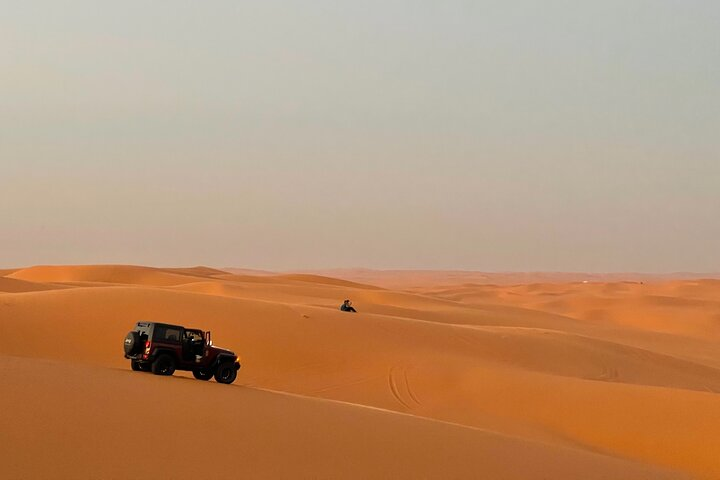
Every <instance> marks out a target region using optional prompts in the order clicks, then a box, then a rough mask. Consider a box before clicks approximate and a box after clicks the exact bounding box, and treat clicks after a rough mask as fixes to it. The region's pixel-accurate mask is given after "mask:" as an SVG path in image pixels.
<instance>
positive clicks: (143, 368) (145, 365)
mask: <svg viewBox="0 0 720 480" xmlns="http://www.w3.org/2000/svg"><path fill="white" fill-rule="evenodd" d="M138 366H139V367H140V370H141V371H143V372H149V371H150V370H152V365H150V364H149V363H139V362H138Z"/></svg>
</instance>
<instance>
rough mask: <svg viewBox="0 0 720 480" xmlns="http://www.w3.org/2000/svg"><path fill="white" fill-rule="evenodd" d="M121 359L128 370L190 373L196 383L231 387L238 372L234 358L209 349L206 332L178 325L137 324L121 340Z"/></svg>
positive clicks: (212, 347) (215, 348) (226, 351)
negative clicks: (201, 381)
mask: <svg viewBox="0 0 720 480" xmlns="http://www.w3.org/2000/svg"><path fill="white" fill-rule="evenodd" d="M124 349H125V358H128V359H130V368H132V369H133V370H135V371H143V372H149V371H152V373H154V374H155V375H172V374H173V373H174V372H175V370H187V371H191V372H192V374H193V376H194V377H195V378H197V379H198V380H210V378H212V377H213V376H214V377H215V381H217V382H218V383H233V382H234V381H235V378H236V377H237V372H238V370H239V369H240V361H239V359H238V356H237V355H235V353H234V352H231V351H230V350H226V349H224V348H218V347H215V346H213V343H212V337H211V335H210V332H203V331H202V330H197V329H193V328H185V327H181V326H178V325H168V324H165V323H155V322H138V323H137V324H136V325H135V329H134V330H131V331H130V332H128V334H127V335H126V336H125V343H124Z"/></svg>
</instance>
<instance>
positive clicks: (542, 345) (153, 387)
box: [0, 265, 720, 480]
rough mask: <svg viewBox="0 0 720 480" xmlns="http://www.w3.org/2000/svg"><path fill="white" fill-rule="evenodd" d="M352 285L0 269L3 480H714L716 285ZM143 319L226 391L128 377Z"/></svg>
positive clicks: (446, 277) (288, 278) (125, 269)
mask: <svg viewBox="0 0 720 480" xmlns="http://www.w3.org/2000/svg"><path fill="white" fill-rule="evenodd" d="M354 272H355V273H353V274H351V273H352V272H350V273H348V272H347V271H345V273H342V272H340V271H335V275H333V272H328V271H325V272H314V273H308V272H305V273H300V274H297V273H282V274H280V273H273V272H259V273H258V274H253V273H252V272H251V271H247V270H237V269H222V270H217V269H211V268H207V267H192V268H152V267H141V266H123V265H114V266H105V265H98V266H53V267H48V266H46V267H30V268H25V269H16V270H7V271H3V272H0V333H1V334H2V338H3V339H4V340H3V342H0V375H1V377H0V381H2V385H3V392H4V394H3V395H2V396H0V425H2V437H0V440H1V442H2V447H3V448H2V449H0V460H1V461H2V465H3V467H0V468H2V470H0V471H2V472H3V475H2V476H7V477H8V478H119V477H122V476H124V472H126V470H125V465H126V461H127V459H128V458H132V457H133V455H137V446H136V445H135V444H134V440H135V439H137V438H138V436H140V437H142V438H147V439H148V441H149V442H150V443H152V444H153V445H155V446H156V447H155V448H154V449H153V458H154V459H156V461H153V462H150V463H149V464H148V465H147V467H146V468H145V469H143V471H142V472H140V473H139V474H138V475H139V476H138V477H137V478H178V479H184V478H188V479H190V478H192V479H195V478H200V477H204V476H209V477H225V478H308V479H310V478H359V479H360V478H407V479H416V478H437V479H442V478H468V479H474V478H488V479H568V480H569V479H594V478H597V479H633V480H634V479H675V478H702V479H717V478H720V456H718V455H717V446H718V445H720V429H718V428H717V425H720V348H718V347H720V281H718V280H713V279H707V280H698V279H687V278H672V279H666V278H660V277H653V279H652V281H650V280H649V279H647V278H646V279H645V280H638V278H639V277H638V278H631V277H625V276H620V277H617V278H616V279H612V278H613V277H607V278H605V277H603V278H605V280H600V277H597V276H590V277H587V278H586V277H582V276H581V274H557V277H554V276H552V275H550V274H507V275H506V274H480V273H475V272H429V271H426V272H394V273H393V272H387V271H386V272H375V271H354ZM486 275H489V276H486ZM493 275H500V276H493ZM502 275H506V276H505V277H503V276H502ZM553 275H555V274H553ZM564 275H570V276H567V277H566V276H564ZM572 275H577V276H572ZM503 279H504V280H503ZM523 279H525V280H526V281H523ZM511 280H512V281H511ZM646 280H647V281H646ZM584 281H587V282H588V283H583V282H584ZM639 282H642V283H639ZM345 298H350V299H352V300H353V302H354V304H355V306H356V307H357V308H358V310H359V313H357V314H347V313H343V312H340V311H339V310H338V307H339V305H340V303H341V302H342V300H343V299H345ZM140 319H146V320H155V321H162V322H169V323H178V324H183V325H186V326H191V327H192V326H194V327H199V328H206V329H211V330H212V331H213V335H214V339H215V342H216V343H217V344H219V345H221V346H228V347H231V348H233V349H235V350H236V351H238V352H239V353H240V355H241V357H242V363H243V368H242V369H241V370H240V373H239V376H238V380H237V382H236V383H235V384H234V385H232V386H225V385H220V384H217V383H215V382H210V383H204V382H198V381H196V380H194V379H192V377H191V376H189V375H187V374H185V373H176V375H175V377H173V378H165V377H156V376H153V375H151V374H146V373H139V372H132V371H130V369H129V365H128V362H127V361H126V360H125V359H124V358H123V356H122V350H121V340H122V338H123V337H124V335H125V333H126V332H127V331H128V330H129V329H130V328H131V327H132V325H133V324H134V323H135V322H136V321H138V320H140ZM148 419H156V422H155V423H154V425H153V428H149V429H148V428H145V427H146V426H147V425H148V424H149V423H150V422H149V421H148ZM208 436H212V438H213V439H214V441H216V442H217V445H221V446H222V447H218V449H219V450H220V451H221V452H215V453H217V454H215V453H213V454H209V456H210V457H212V461H210V460H207V459H205V458H204V459H203V461H195V460H192V461H188V462H179V461H178V462H163V461H160V460H159V459H162V458H164V457H168V458H177V459H183V458H187V459H196V452H197V446H198V441H200V439H207V438H208ZM203 448H204V447H203ZM216 450H217V449H216ZM213 451H214V450H213ZM206 460H207V461H206Z"/></svg>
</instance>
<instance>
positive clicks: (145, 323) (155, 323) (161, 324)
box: [135, 322, 202, 332]
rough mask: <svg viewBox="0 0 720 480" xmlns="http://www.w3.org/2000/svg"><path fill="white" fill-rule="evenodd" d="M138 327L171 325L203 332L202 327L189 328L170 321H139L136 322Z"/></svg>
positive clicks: (171, 326)
mask: <svg viewBox="0 0 720 480" xmlns="http://www.w3.org/2000/svg"><path fill="white" fill-rule="evenodd" d="M135 325H136V326H138V327H150V326H152V325H159V326H161V327H170V328H184V329H185V330H197V331H198V332H202V329H200V328H189V327H183V326H181V325H172V324H170V323H160V322H137V323H136V324H135Z"/></svg>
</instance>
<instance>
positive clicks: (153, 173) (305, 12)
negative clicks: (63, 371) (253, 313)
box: [0, 0, 720, 271]
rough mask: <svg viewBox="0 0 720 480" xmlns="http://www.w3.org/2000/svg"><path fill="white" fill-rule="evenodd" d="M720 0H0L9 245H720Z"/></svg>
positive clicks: (0, 185) (199, 256) (420, 253)
mask: <svg viewBox="0 0 720 480" xmlns="http://www.w3.org/2000/svg"><path fill="white" fill-rule="evenodd" d="M719 32H720V2H718V1H717V0H697V1H692V0H675V1H669V0H647V1H634V0H602V1H600V0H597V1H592V2H591V1H578V0H567V1H557V0H556V1H553V0H543V1H540V0H537V1H530V0H524V1H509V0H502V1H501V0H498V1H481V0H463V1H460V0H443V1H426V0H414V1H394V0H383V1H362V2H357V1H355V2H349V1H339V0H313V1H293V0H282V1H279V0H262V1H241V0H235V1H203V2H200V1H180V0H153V1H129V0H122V1H112V2H111V1H98V0H76V1H68V0H47V1H32V0H21V1H7V0H0V266H6V267H12V266H23V265H30V264H45V263H137V264H152V265H196V264H206V265H213V266H245V267H255V268H270V269H296V268H315V267H317V268H325V267H346V266H362V267H379V268H457V269H480V270H574V271H629V270H633V271H677V270H692V271H718V270H720V33H719Z"/></svg>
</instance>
